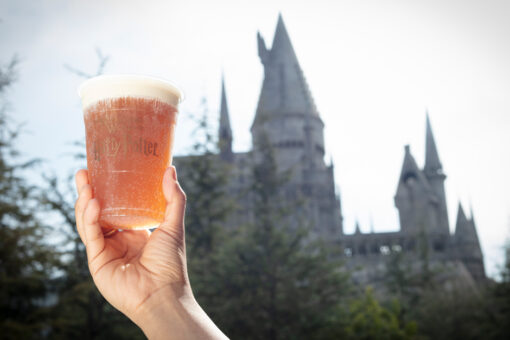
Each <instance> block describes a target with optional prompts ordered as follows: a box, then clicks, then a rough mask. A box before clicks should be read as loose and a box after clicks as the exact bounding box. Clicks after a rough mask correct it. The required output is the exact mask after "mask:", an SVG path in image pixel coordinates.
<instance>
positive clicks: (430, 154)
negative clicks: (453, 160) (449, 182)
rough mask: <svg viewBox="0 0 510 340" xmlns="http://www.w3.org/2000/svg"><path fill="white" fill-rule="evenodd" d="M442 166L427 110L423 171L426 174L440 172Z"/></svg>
mask: <svg viewBox="0 0 510 340" xmlns="http://www.w3.org/2000/svg"><path fill="white" fill-rule="evenodd" d="M442 168H443V166H442V165H441V161H440V160H439V154H438V152H437V147H436V141H435V140H434V134H433V133H432V126H431V124H430V119H429V114H428V112H427V137H426V150H425V167H424V169H423V171H424V172H425V173H426V174H438V173H442Z"/></svg>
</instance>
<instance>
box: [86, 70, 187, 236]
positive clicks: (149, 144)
mask: <svg viewBox="0 0 510 340" xmlns="http://www.w3.org/2000/svg"><path fill="white" fill-rule="evenodd" d="M79 95H80V97H81V99H82V106H83V114H84V120H85V131H86V144H87V167H88V172H89V181H90V183H91V186H92V192H93V196H94V197H95V198H97V199H98V201H99V204H100V206H101V214H100V218H99V224H100V225H101V227H103V228H105V229H145V228H154V227H156V226H157V225H159V224H160V223H161V222H162V221H163V217H164V213H165V198H164V196H163V191H162V181H163V174H164V172H165V169H166V168H167V167H168V166H169V165H170V164H171V163H172V144H173V139H174V129H175V124H176V119H177V110H178V104H179V102H180V101H181V98H182V93H181V91H179V89H178V88H177V87H175V86H173V85H172V84H171V83H169V82H166V81H164V80H160V79H156V78H150V77H144V76H131V75H104V76H98V77H94V78H91V79H89V80H87V81H85V82H84V83H83V84H82V85H81V86H80V88H79Z"/></svg>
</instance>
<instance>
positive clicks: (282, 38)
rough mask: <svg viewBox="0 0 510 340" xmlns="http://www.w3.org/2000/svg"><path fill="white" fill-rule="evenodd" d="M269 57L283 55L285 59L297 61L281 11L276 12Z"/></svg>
mask: <svg viewBox="0 0 510 340" xmlns="http://www.w3.org/2000/svg"><path fill="white" fill-rule="evenodd" d="M271 57H272V58H275V57H284V58H285V59H286V60H287V61H295V62H297V57H296V53H295V52H294V47H292V43H291V42H290V37H289V33H288V32H287V28H286V27H285V23H284V22H283V17H282V14H281V13H279V14H278V22H277V24H276V30H275V33H274V39H273V45H272V46H271Z"/></svg>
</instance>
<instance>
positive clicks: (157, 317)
mask: <svg viewBox="0 0 510 340" xmlns="http://www.w3.org/2000/svg"><path fill="white" fill-rule="evenodd" d="M183 299H184V300H187V301H189V300H190V299H192V300H193V301H194V298H193V294H192V292H191V289H190V288H189V287H188V286H186V285H182V284H170V285H167V286H164V287H162V288H160V289H159V290H157V291H156V292H154V293H153V294H151V296H149V298H147V300H145V301H144V302H143V303H142V304H141V305H140V306H139V307H138V308H137V310H136V313H135V314H133V315H132V316H130V318H131V320H132V321H133V322H134V323H136V324H137V325H138V326H139V327H140V328H141V329H142V331H143V332H144V333H145V335H146V336H147V337H148V338H149V339H168V337H165V338H164V337H161V336H158V334H159V333H163V334H164V333H165V332H166V329H167V328H168V327H170V326H171V325H172V324H174V323H177V324H178V323H179V322H180V321H181V320H180V313H179V310H180V309H182V308H183V307H182V300H183Z"/></svg>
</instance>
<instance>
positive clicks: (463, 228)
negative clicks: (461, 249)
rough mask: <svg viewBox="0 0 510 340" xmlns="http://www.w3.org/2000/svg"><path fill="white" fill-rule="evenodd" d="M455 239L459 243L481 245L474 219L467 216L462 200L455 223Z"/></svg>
mask: <svg viewBox="0 0 510 340" xmlns="http://www.w3.org/2000/svg"><path fill="white" fill-rule="evenodd" d="M455 240H456V242H457V243H463V244H471V245H478V247H480V245H479V240H478V234H477V232H476V226H475V222H474V219H473V218H471V219H468V218H467V217H466V214H465V213H464V209H462V205H461V204H460V202H459V208H458V211H457V223H456V225H455Z"/></svg>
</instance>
